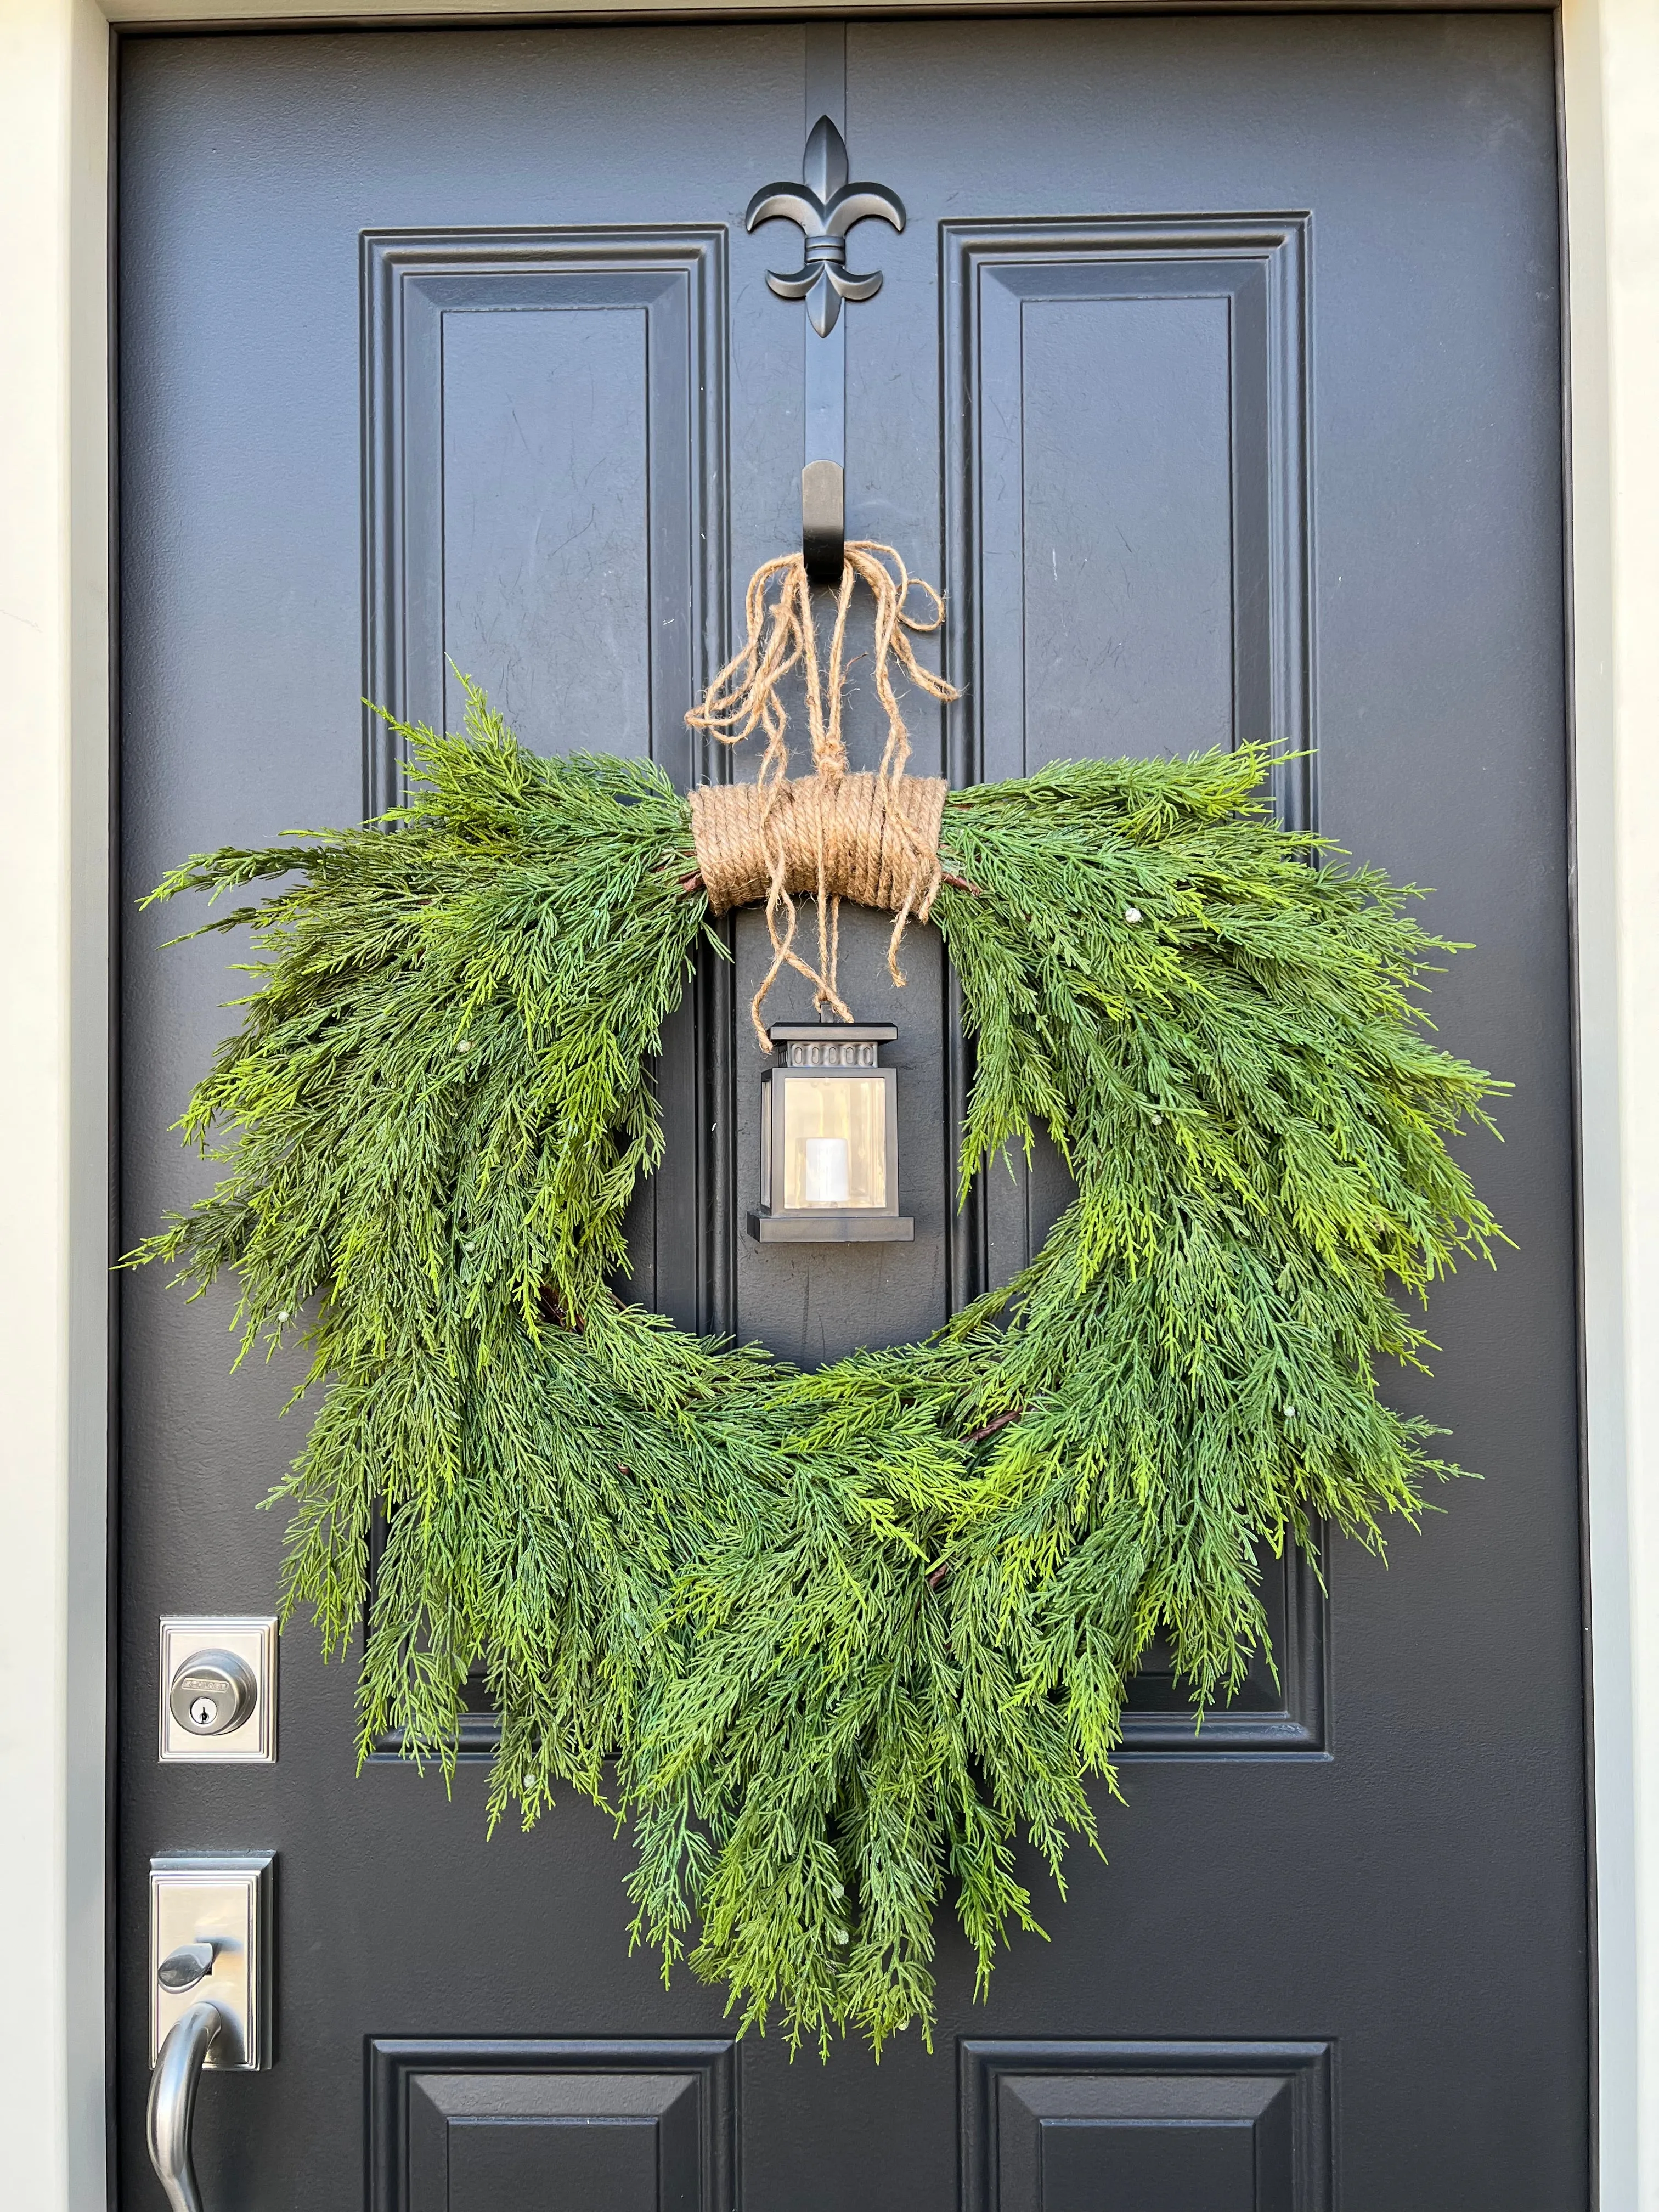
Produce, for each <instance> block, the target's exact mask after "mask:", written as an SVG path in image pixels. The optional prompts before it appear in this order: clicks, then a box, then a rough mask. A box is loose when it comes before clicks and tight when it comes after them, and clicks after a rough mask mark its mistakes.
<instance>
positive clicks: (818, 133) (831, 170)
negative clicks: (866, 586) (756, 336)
mask: <svg viewBox="0 0 1659 2212" xmlns="http://www.w3.org/2000/svg"><path fill="white" fill-rule="evenodd" d="M801 169H802V173H803V175H804V178H805V181H804V183H801V184H799V185H762V187H761V189H760V190H759V191H757V193H756V194H755V197H754V198H753V199H751V200H750V203H749V212H748V215H747V216H745V218H744V228H745V229H748V230H753V229H754V228H756V226H757V224H758V223H763V222H775V221H778V220H780V219H781V220H782V221H784V222H798V223H799V225H800V227H801V229H802V232H803V233H804V234H805V240H806V258H805V262H804V263H803V264H802V265H801V266H800V267H799V269H797V270H793V272H792V273H790V274H787V275H786V274H785V273H784V272H783V271H782V270H777V269H774V270H769V272H768V275H767V279H766V282H767V283H768V285H769V287H770V289H772V291H774V292H775V294H776V295H777V296H778V298H779V299H780V300H805V302H806V318H807V320H808V321H809V322H810V323H811V325H812V328H813V330H814V331H817V337H818V341H819V343H817V344H814V343H813V342H812V340H811V338H808V340H807V341H806V422H805V432H806V436H805V459H806V465H805V468H804V469H803V470H802V471H801V478H800V530H801V536H800V544H801V556H802V558H803V559H804V560H805V563H806V573H807V575H808V576H809V577H810V579H811V581H812V582H813V583H815V584H835V583H838V582H839V581H840V580H841V577H842V570H843V556H842V548H843V546H844V544H845V542H846V536H847V480H846V459H847V331H846V326H845V325H843V324H842V321H841V303H842V301H843V300H872V299H874V297H875V295H876V294H877V293H878V292H879V291H880V289H881V271H880V270H879V269H872V270H871V271H870V273H869V275H868V276H857V275H855V274H854V271H853V270H850V269H848V266H847V234H848V231H849V230H851V228H853V225H854V223H855V222H864V220H865V219H866V216H880V217H881V219H882V221H883V222H890V223H891V224H892V226H893V228H894V229H895V230H902V229H903V228H904V207H903V204H902V201H901V200H900V199H899V197H898V195H897V193H896V192H890V191H888V190H887V187H886V186H885V185H852V184H848V181H847V141H846V140H845V139H844V138H843V137H842V135H841V133H840V131H838V130H837V129H836V126H835V125H834V123H833V122H831V120H830V118H829V117H828V116H827V115H821V116H819V118H818V119H817V122H816V123H815V124H814V125H813V126H812V130H811V136H810V137H808V139H807V141H806V155H805V160H804V161H802V163H801ZM838 326H839V327H838Z"/></svg>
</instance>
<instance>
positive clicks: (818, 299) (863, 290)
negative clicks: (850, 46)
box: [744, 115, 904, 338]
mask: <svg viewBox="0 0 1659 2212" xmlns="http://www.w3.org/2000/svg"><path fill="white" fill-rule="evenodd" d="M801 173H802V177H803V179H804V181H803V182H802V183H801V184H799V185H762V187H761V189H760V190H759V191H757V193H756V195H755V197H754V198H753V199H751V200H750V203H749V212H748V215H747V216H745V218H744V228H746V229H749V230H753V229H754V228H755V226H756V225H757V223H763V222H775V221H776V220H777V219H779V218H780V217H781V218H782V219H783V220H784V221H786V222H798V223H799V225H800V227H801V229H802V231H803V232H804V233H805V239H806V259H805V264H804V265H803V266H802V267H801V268H799V269H797V270H795V271H794V272H793V275H791V276H785V275H783V274H782V273H781V272H780V271H779V270H769V271H768V273H767V278H766V281H767V283H768V284H769V286H770V288H771V289H772V290H773V291H774V292H775V293H776V294H777V295H778V297H779V299H781V300H805V302H806V313H807V317H808V319H809V320H810V321H811V325H812V328H813V329H814V330H815V331H817V334H818V336H819V337H821V338H827V337H829V333H830V331H832V330H834V328H835V327H836V321H837V320H838V319H839V317H840V314H841V303H842V301H843V300H872V299H874V297H875V295H876V294H877V293H878V292H879V291H880V289H881V271H880V270H879V269H875V270H872V271H871V272H870V274H869V275H868V276H854V274H853V272H852V270H849V269H848V266H847V234H848V231H849V230H851V228H853V225H854V223H855V222H864V221H865V220H866V218H867V217H869V216H880V217H881V219H882V221H883V222H890V223H891V224H892V226H893V228H894V229H895V230H902V229H903V228H904V207H903V204H902V201H901V200H900V199H899V197H898V196H897V194H896V193H895V192H890V191H888V190H887V188H886V186H885V185H852V184H848V181H847V142H846V140H845V139H844V138H843V137H842V135H841V133H840V131H837V130H836V126H835V125H834V124H833V123H832V122H831V121H830V120H829V117H828V116H827V115H821V116H819V118H818V119H817V123H816V124H814V125H813V126H812V135H811V137H810V138H809V139H808V140H807V142H806V158H805V161H803V162H802V164H801Z"/></svg>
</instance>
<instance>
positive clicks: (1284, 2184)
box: [961, 2042, 1334, 2212]
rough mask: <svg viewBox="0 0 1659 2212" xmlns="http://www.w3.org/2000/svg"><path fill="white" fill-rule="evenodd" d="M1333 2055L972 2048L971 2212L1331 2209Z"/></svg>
mask: <svg viewBox="0 0 1659 2212" xmlns="http://www.w3.org/2000/svg"><path fill="white" fill-rule="evenodd" d="M1330 2077H1331V2068H1330V2045H1328V2044H1326V2043H1322V2042H1310V2043H1174V2042H1171V2043H1118V2042H1098V2043H1082V2042H1079V2043H980V2042H969V2043H964V2044H963V2045H962V2049H961V2099H962V2181H963V2212H1330V2208H1331V2206H1332V2203H1333V2202H1334V2190H1333V2177H1332V2158H1331V2140H1332V2129H1331V2078H1330Z"/></svg>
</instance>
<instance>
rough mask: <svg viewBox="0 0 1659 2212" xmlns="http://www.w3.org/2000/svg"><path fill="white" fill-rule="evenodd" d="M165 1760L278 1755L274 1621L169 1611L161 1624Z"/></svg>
mask: <svg viewBox="0 0 1659 2212" xmlns="http://www.w3.org/2000/svg"><path fill="white" fill-rule="evenodd" d="M161 1757H162V1759H194V1760H202V1759H207V1760H220V1759H230V1760H238V1759H262V1760H270V1759H275V1757H276V1622H275V1621H274V1620H271V1619H270V1616H269V1614H261V1615H259V1616H258V1617H257V1618H256V1617H254V1616H252V1615H249V1614H245V1613H169V1614H168V1615H167V1617H166V1618H165V1619H164V1620H162V1622H161Z"/></svg>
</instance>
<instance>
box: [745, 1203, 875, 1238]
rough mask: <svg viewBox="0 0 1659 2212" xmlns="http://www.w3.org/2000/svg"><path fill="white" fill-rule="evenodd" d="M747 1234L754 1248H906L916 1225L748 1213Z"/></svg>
mask: <svg viewBox="0 0 1659 2212" xmlns="http://www.w3.org/2000/svg"><path fill="white" fill-rule="evenodd" d="M749 1234H750V1236H751V1237H753V1238H754V1239H755V1241H756V1243H757V1244H909V1243H914V1242H915V1234H916V1225H915V1222H914V1221H913V1220H912V1219H911V1218H910V1217H909V1216H908V1214H899V1213H866V1212H854V1211H853V1210H851V1209H850V1208H849V1209H848V1212H845V1213H751V1214H750V1217H749Z"/></svg>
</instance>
